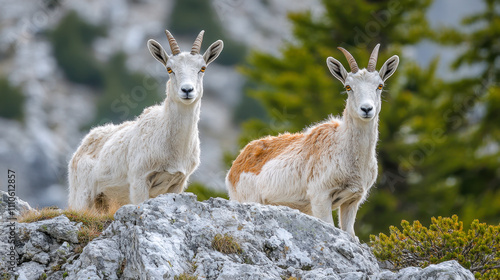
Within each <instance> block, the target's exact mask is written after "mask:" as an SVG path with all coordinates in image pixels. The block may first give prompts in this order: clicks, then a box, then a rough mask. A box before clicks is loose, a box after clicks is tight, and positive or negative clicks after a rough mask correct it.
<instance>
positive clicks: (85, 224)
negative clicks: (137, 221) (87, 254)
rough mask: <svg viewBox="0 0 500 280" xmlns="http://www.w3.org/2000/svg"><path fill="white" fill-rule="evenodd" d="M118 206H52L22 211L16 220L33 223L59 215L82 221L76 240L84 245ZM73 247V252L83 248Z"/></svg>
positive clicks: (99, 230)
mask: <svg viewBox="0 0 500 280" xmlns="http://www.w3.org/2000/svg"><path fill="white" fill-rule="evenodd" d="M118 208H119V207H118V206H117V205H114V204H112V205H111V206H110V207H109V208H108V210H107V211H106V212H104V213H103V212H99V211H97V210H96V209H88V210H83V211H77V210H72V209H67V210H60V209H53V208H43V209H37V210H34V211H28V212H25V213H23V214H22V215H21V216H20V217H19V219H18V221H19V223H33V222H37V221H43V220H48V219H52V218H55V217H57V216H60V215H64V216H66V217H67V218H68V219H69V220H70V221H72V222H76V223H82V226H81V228H80V230H79V231H78V240H79V242H80V245H81V246H82V247H85V245H87V244H88V243H89V242H90V241H92V240H93V239H94V238H96V237H98V236H99V235H100V234H101V233H102V231H104V230H105V229H106V228H107V227H108V226H109V225H110V224H111V222H112V221H113V219H114V218H113V215H114V213H115V212H116V210H118ZM79 247H80V246H79ZM77 249H78V248H75V253H78V251H79V252H80V253H81V250H82V249H83V248H80V249H79V250H77Z"/></svg>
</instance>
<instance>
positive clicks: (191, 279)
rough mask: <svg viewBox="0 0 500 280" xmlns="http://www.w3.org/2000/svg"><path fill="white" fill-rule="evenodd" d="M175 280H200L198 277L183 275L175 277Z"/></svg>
mask: <svg viewBox="0 0 500 280" xmlns="http://www.w3.org/2000/svg"><path fill="white" fill-rule="evenodd" d="M174 280H198V277H197V276H195V275H190V274H187V273H182V274H179V275H177V276H174Z"/></svg>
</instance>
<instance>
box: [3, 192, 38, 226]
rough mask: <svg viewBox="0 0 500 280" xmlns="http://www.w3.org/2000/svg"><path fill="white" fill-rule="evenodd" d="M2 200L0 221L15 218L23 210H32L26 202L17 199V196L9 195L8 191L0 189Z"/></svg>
mask: <svg viewBox="0 0 500 280" xmlns="http://www.w3.org/2000/svg"><path fill="white" fill-rule="evenodd" d="M0 196H2V200H1V201H0V222H7V221H9V220H12V219H14V220H15V219H16V217H17V216H19V215H20V214H21V213H23V212H24V211H30V210H33V209H32V208H31V206H30V205H29V204H28V202H26V201H23V200H21V199H19V197H17V196H10V195H9V193H7V192H4V191H0Z"/></svg>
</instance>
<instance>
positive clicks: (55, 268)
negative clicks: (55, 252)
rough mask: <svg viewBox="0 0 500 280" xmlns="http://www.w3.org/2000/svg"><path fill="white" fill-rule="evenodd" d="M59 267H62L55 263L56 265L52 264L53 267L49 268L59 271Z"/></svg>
mask: <svg viewBox="0 0 500 280" xmlns="http://www.w3.org/2000/svg"><path fill="white" fill-rule="evenodd" d="M61 267H62V265H61V264H57V265H54V266H53V267H51V268H50V269H51V270H52V271H59V270H61Z"/></svg>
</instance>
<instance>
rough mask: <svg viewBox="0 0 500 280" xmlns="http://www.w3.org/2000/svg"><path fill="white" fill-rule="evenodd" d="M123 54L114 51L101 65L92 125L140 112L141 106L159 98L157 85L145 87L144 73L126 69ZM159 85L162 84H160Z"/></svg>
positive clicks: (133, 115)
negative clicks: (101, 79) (99, 92)
mask: <svg viewBox="0 0 500 280" xmlns="http://www.w3.org/2000/svg"><path fill="white" fill-rule="evenodd" d="M125 59H126V57H125V54H123V53H116V54H115V55H113V56H112V57H111V59H110V60H109V61H108V63H107V64H106V65H103V69H104V70H103V75H104V80H105V82H104V88H103V94H102V95H101V96H100V97H99V99H98V100H97V116H96V119H95V123H94V124H104V123H108V122H113V123H121V122H123V121H126V120H130V119H133V118H134V117H136V116H138V115H140V114H141V113H142V111H143V110H144V108H146V107H149V106H151V105H154V104H155V103H158V102H159V101H161V98H160V95H159V94H158V91H159V88H160V86H159V85H158V86H157V87H155V86H145V84H144V81H145V79H146V76H144V75H143V74H140V73H133V72H130V71H129V70H128V69H127V67H126V65H125ZM161 87H163V85H162V86H161Z"/></svg>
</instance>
